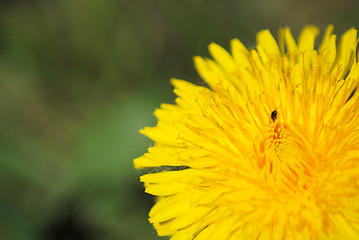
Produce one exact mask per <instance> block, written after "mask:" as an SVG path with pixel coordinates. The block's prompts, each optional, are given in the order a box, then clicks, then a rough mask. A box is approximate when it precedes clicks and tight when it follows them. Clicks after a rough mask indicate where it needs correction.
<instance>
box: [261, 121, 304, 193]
mask: <svg viewBox="0 0 359 240" xmlns="http://www.w3.org/2000/svg"><path fill="white" fill-rule="evenodd" d="M288 133H289V131H288V129H287V127H286V126H285V125H284V124H283V123H281V122H275V121H273V122H272V123H271V124H270V127H269V131H268V136H267V137H266V140H265V142H264V149H263V150H264V154H263V156H264V163H265V165H264V168H263V171H264V177H265V180H266V181H267V182H268V184H269V186H270V188H272V189H273V191H274V192H275V193H280V194H283V193H296V192H297V190H298V184H299V182H300V177H299V176H300V175H301V173H300V172H301V171H303V165H301V162H302V161H301V157H302V156H303V154H302V153H301V152H300V148H299V144H298V142H297V141H296V139H294V138H293V137H292V136H291V135H290V134H288Z"/></svg>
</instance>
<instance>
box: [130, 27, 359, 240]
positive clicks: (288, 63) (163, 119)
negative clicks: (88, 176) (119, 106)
mask: <svg viewBox="0 0 359 240" xmlns="http://www.w3.org/2000/svg"><path fill="white" fill-rule="evenodd" d="M332 32H333V26H331V25H330V26H328V27H327V29H326V31H325V34H324V36H323V40H322V41H321V43H320V44H319V46H316V43H317V42H316V37H317V35H318V34H319V30H318V28H317V27H315V26H307V27H305V28H304V29H303V31H302V32H301V34H300V36H299V39H298V42H296V41H295V40H294V38H293V37H292V35H291V32H290V30H289V28H284V29H280V31H279V41H278V43H277V42H276V40H275V39H274V38H273V36H272V35H271V33H270V32H269V31H268V30H264V31H261V32H259V33H258V35H257V46H256V48H255V49H247V48H246V47H244V45H243V44H242V43H241V42H240V41H239V40H238V39H234V40H232V41H231V53H228V52H227V51H226V50H224V49H223V48H222V47H220V46H218V45H217V44H215V43H211V44H210V45H209V51H210V53H211V55H212V57H213V59H214V60H210V59H204V58H201V57H195V58H194V62H195V66H196V68H197V71H198V72H199V74H200V76H201V77H202V78H203V80H204V81H205V82H206V83H207V84H208V85H209V88H207V87H203V86H196V85H193V84H191V83H189V82H186V81H183V80H177V79H172V81H171V82H172V84H173V85H174V86H175V90H174V92H175V93H176V94H177V95H178V98H177V99H176V105H171V104H162V105H161V108H160V109H157V110H156V111H155V113H154V114H155V116H156V117H157V118H158V124H157V126H156V127H146V128H144V129H143V130H141V133H143V134H145V135H147V136H148V137H149V138H151V139H152V140H153V141H154V142H155V145H154V146H153V147H151V148H149V150H148V153H146V154H145V155H144V156H142V157H139V158H137V159H135V160H134V164H135V167H136V168H154V169H156V168H157V169H158V168H159V169H164V170H163V171H157V172H153V171H152V173H150V174H146V175H144V176H142V177H141V181H142V182H144V185H145V188H146V192H147V193H150V194H152V195H155V196H157V202H156V204H155V206H154V207H153V208H152V210H151V211H150V213H149V221H150V222H151V223H152V224H153V225H154V227H155V229H156V230H157V232H158V234H159V235H160V236H171V239H172V240H187V239H188V240H189V239H191V240H192V239H195V240H201V239H204V240H210V239H213V240H222V239H223V240H227V239H235V240H237V239H359V116H358V115H359V108H358V107H359V101H358V94H357V92H356V89H357V87H358V81H359V63H358V59H357V58H358V56H357V54H358V53H357V52H356V51H357V50H356V46H357V30H355V29H353V28H352V29H349V30H348V31H346V32H345V33H344V34H343V35H342V37H341V39H340V40H339V41H338V42H339V44H338V47H337V46H336V35H334V34H332Z"/></svg>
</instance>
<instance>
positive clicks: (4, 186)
mask: <svg viewBox="0 0 359 240" xmlns="http://www.w3.org/2000/svg"><path fill="white" fill-rule="evenodd" d="M358 9H359V3H356V1H348V0H341V1H339V0H336V1H332V0H330V1H324V0H321V1H313V0H304V1H299V0H274V1H269V0H252V1H218V0H217V1H214V0H182V1H180V0H177V1H174V0H158V1H156V0H154V1H150V0H132V1H131V0H77V1H76V0H63V1H55V0H31V1H30V0H26V1H25V0H13V1H10V0H8V1H5V0H0V116H1V117H0V141H1V144H0V239H4V240H7V239H11V240H12V239H15V240H17V239H19V240H27V239H36V240H37V239H39V240H48V239H49V240H52V239H53V240H57V239H70V240H71V239H72V240H82V239H86V240H91V239H103V240H114V239H126V240H150V239H160V238H159V237H157V236H156V233H155V232H154V230H153V229H152V226H151V225H150V224H149V223H148V222H147V214H148V211H149V209H150V208H151V206H152V204H153V198H152V197H151V196H149V195H146V194H144V193H143V187H142V184H141V183H140V182H139V180H138V177H139V175H140V174H142V173H144V171H137V170H135V169H133V164H132V159H133V158H135V157H136V156H140V155H142V154H143V153H144V152H146V149H147V147H149V146H150V145H151V142H150V140H148V139H147V138H146V137H144V136H141V135H140V134H139V133H138V130H139V129H140V128H142V127H144V126H146V125H155V124H156V119H155V118H154V117H153V116H152V112H153V110H154V109H155V108H156V107H159V105H160V103H161V102H168V103H173V102H174V95H173V94H172V87H171V86H170V84H169V79H170V78H171V77H177V78H183V79H187V80H190V81H192V82H195V83H199V84H203V83H202V82H201V80H200V79H199V77H198V76H197V74H196V73H195V70H194V67H193V63H192V56H193V55H204V56H208V53H207V45H208V44H209V43H210V42H212V41H214V42H217V43H219V44H221V45H223V46H224V47H225V48H227V49H228V46H229V41H230V39H231V38H234V37H238V38H240V39H241V40H242V41H243V42H244V43H245V44H246V45H247V46H248V47H251V46H254V45H255V34H256V32H257V31H259V30H261V29H264V28H270V29H271V30H272V32H273V33H275V34H276V31H277V28H279V27H283V26H290V27H291V28H292V29H293V32H294V33H295V34H297V33H298V32H299V30H300V29H301V28H302V27H303V26H304V25H305V24H308V23H313V24H317V25H318V26H319V27H320V28H321V29H322V30H323V29H324V28H325V26H326V25H327V24H329V23H333V24H334V25H335V27H336V32H337V33H339V34H341V33H343V32H344V31H345V30H346V29H348V28H349V27H351V26H354V27H358V23H359V14H358Z"/></svg>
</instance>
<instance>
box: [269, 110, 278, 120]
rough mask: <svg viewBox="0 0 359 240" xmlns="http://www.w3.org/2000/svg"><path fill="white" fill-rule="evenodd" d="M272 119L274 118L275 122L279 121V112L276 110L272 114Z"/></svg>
mask: <svg viewBox="0 0 359 240" xmlns="http://www.w3.org/2000/svg"><path fill="white" fill-rule="evenodd" d="M270 117H271V118H272V120H273V122H274V121H275V120H276V119H277V110H274V111H273V112H272V114H271V115H270Z"/></svg>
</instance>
